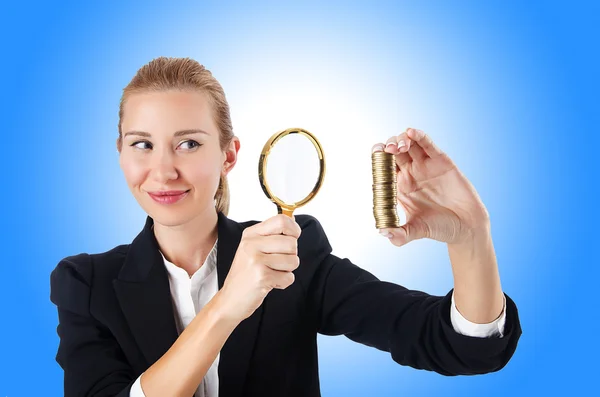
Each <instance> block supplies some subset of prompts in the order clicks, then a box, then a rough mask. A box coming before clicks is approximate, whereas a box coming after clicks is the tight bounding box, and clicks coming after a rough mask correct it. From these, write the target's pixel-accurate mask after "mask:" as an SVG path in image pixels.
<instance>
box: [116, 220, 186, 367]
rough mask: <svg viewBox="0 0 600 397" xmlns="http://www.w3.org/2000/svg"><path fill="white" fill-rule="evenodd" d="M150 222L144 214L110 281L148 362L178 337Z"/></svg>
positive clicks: (169, 294)
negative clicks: (134, 236)
mask: <svg viewBox="0 0 600 397" xmlns="http://www.w3.org/2000/svg"><path fill="white" fill-rule="evenodd" d="M152 224H153V220H152V218H150V217H149V216H148V217H147V218H146V224H145V226H144V229H143V230H142V231H141V232H140V234H138V236H137V237H136V238H135V239H134V240H133V242H132V243H131V246H130V247H129V251H128V253H127V256H126V257H125V262H124V264H123V267H122V268H121V272H120V273H119V277H118V278H117V279H116V280H114V281H113V286H114V288H115V292H116V294H117V299H118V300H119V304H120V306H121V309H122V310H123V313H124V314H125V318H126V319H127V323H128V324H129V327H130V329H131V332H132V333H133V336H134V338H135V340H136V341H137V343H138V345H139V347H140V350H141V351H142V353H143V354H144V356H145V357H146V360H147V361H148V365H149V366H150V365H152V364H154V363H155V362H156V361H157V360H158V359H159V358H160V357H162V355H163V354H165V353H166V351H167V350H169V348H170V347H171V345H172V344H173V343H174V342H175V340H176V339H177V337H178V334H177V327H176V325H175V313H174V311H173V303H172V299H171V292H170V287H169V276H168V274H167V270H166V268H165V266H164V262H163V259H162V255H161V254H160V251H159V247H158V243H157V242H156V237H155V236H154V231H153V230H152Z"/></svg>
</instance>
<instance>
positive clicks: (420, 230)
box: [379, 221, 427, 247]
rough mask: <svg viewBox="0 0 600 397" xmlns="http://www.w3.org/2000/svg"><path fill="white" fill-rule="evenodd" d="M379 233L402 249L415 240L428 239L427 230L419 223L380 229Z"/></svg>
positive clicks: (414, 222)
mask: <svg viewBox="0 0 600 397" xmlns="http://www.w3.org/2000/svg"><path fill="white" fill-rule="evenodd" d="M379 233H380V234H381V235H382V236H384V237H387V238H388V239H389V240H390V242H391V243H392V244H394V245H395V246H396V247H401V246H403V245H405V244H408V243H410V242H411V241H413V240H418V239H421V238H426V237H427V229H426V228H425V227H424V225H423V224H422V223H420V222H418V221H413V222H407V223H406V224H404V225H402V226H400V227H399V228H384V229H380V230H379Z"/></svg>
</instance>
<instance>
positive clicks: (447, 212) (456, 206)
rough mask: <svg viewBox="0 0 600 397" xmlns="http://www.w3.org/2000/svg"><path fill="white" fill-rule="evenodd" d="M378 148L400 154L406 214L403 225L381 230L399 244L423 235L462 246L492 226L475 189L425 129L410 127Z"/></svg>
mask: <svg viewBox="0 0 600 397" xmlns="http://www.w3.org/2000/svg"><path fill="white" fill-rule="evenodd" d="M403 142H404V145H402V143H403ZM377 150H379V151H381V150H385V151H386V152H388V153H391V154H394V155H395V156H394V157H395V159H396V165H397V170H398V178H397V189H398V193H397V196H398V205H399V207H400V208H402V209H403V210H404V212H405V214H406V223H405V224H404V225H403V226H401V227H400V228H386V229H381V230H380V232H381V234H383V235H384V236H387V237H389V239H390V241H391V242H392V243H393V244H394V245H396V246H398V247H399V246H402V245H404V244H406V243H408V242H410V241H412V240H416V239H420V238H431V239H434V240H438V241H441V242H445V243H448V244H460V243H465V242H469V241H470V239H471V238H472V236H473V235H474V233H476V232H478V231H480V230H487V228H488V227H489V215H488V212H487V210H486V208H485V206H484V205H483V203H482V202H481V200H480V198H479V195H478V194H477V192H476V191H475V188H474V187H473V185H472V184H471V183H470V182H469V180H468V179H467V178H466V177H465V176H464V175H463V174H462V173H461V172H460V170H459V169H458V168H457V167H456V165H455V164H454V162H453V161H452V160H451V159H450V158H449V157H448V156H447V155H446V154H445V153H444V152H442V151H441V150H440V149H439V148H438V147H437V146H436V145H435V144H434V143H433V142H432V140H431V138H430V137H429V136H427V135H426V134H425V133H424V132H423V131H420V130H416V129H413V128H408V129H407V130H406V131H405V132H403V133H402V134H400V135H398V136H393V137H391V138H390V139H388V141H387V142H386V144H385V145H384V144H382V143H378V144H376V145H374V146H373V151H377ZM400 208H399V209H398V210H400ZM389 234H391V236H390V235H389Z"/></svg>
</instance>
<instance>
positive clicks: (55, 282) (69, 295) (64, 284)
mask: <svg viewBox="0 0 600 397" xmlns="http://www.w3.org/2000/svg"><path fill="white" fill-rule="evenodd" d="M129 247H130V244H123V245H118V246H116V247H114V248H112V249H110V250H108V251H105V252H101V253H93V254H90V253H79V254H76V255H70V256H66V257H64V258H62V259H61V260H60V261H59V262H58V264H57V265H56V267H55V268H54V269H53V270H52V272H51V273H50V300H51V301H52V302H53V303H54V304H55V305H57V306H63V307H64V308H66V309H69V310H71V311H73V312H76V313H77V312H80V311H81V308H84V307H88V304H89V296H90V291H91V288H92V285H93V284H96V283H97V280H102V279H104V280H111V279H114V278H116V277H117V276H118V274H119V272H120V270H121V267H122V266H123V263H124V262H125V257H126V256H127V252H128V251H129Z"/></svg>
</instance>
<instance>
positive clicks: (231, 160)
mask: <svg viewBox="0 0 600 397" xmlns="http://www.w3.org/2000/svg"><path fill="white" fill-rule="evenodd" d="M239 150H240V140H239V138H238V137H236V136H234V137H233V138H231V142H229V147H228V148H227V149H226V150H225V152H224V154H225V161H224V162H223V172H222V174H223V175H224V176H226V175H227V174H229V172H230V171H231V170H232V169H233V167H234V166H235V164H236V163H237V156H238V152H239Z"/></svg>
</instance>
